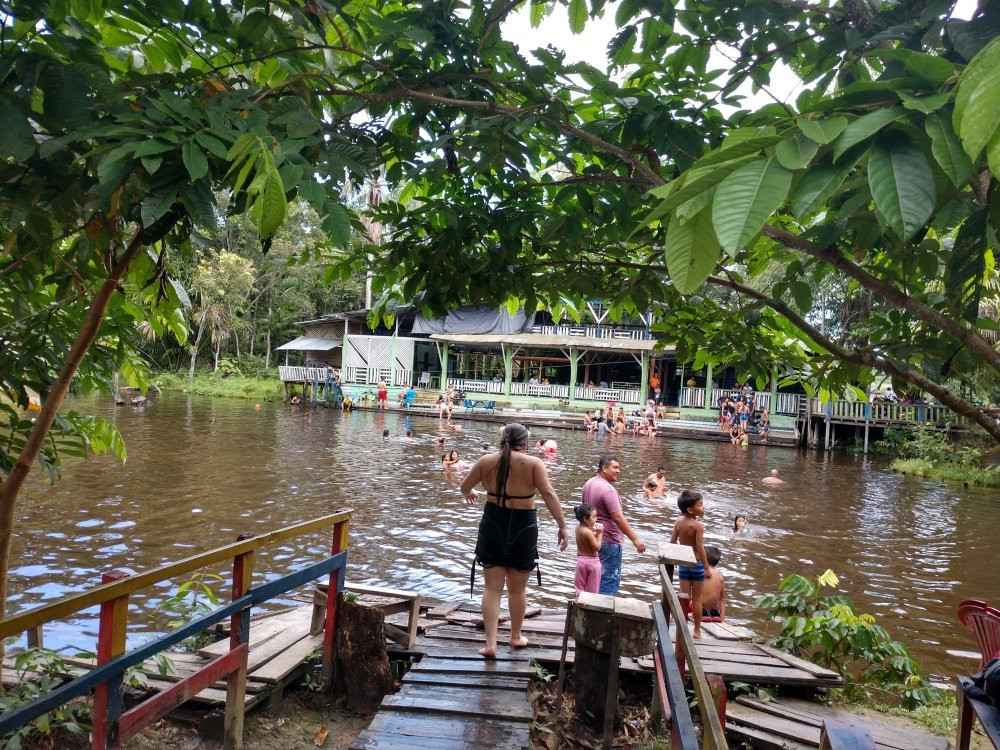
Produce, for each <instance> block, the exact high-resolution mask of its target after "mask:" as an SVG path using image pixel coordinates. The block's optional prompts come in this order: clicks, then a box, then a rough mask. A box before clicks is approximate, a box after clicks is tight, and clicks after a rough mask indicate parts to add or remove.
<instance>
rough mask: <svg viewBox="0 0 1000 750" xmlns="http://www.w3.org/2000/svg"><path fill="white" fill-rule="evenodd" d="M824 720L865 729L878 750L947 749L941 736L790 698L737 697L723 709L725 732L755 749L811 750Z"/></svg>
mask: <svg viewBox="0 0 1000 750" xmlns="http://www.w3.org/2000/svg"><path fill="white" fill-rule="evenodd" d="M826 719H834V720H836V721H840V722H843V723H845V724H848V725H850V726H854V727H863V728H864V729H867V730H868V732H869V734H871V736H872V739H874V740H875V747H876V748H878V750H946V749H947V748H948V747H949V745H948V741H947V740H946V739H945V738H943V737H936V736H934V735H932V734H926V733H924V732H918V731H914V730H912V729H906V728H904V727H899V726H896V725H894V724H886V723H884V722H881V721H878V720H876V719H868V718H865V717H861V716H856V715H855V714H852V713H851V712H849V711H847V710H845V709H843V708H839V707H837V706H824V705H823V704H820V703H814V702H811V701H805V700H797V699H793V698H783V699H781V700H777V701H771V702H769V703H764V702H762V701H757V700H753V699H751V698H747V697H742V698H737V699H736V700H735V701H733V702H732V703H730V704H729V706H728V707H727V709H726V732H727V733H729V734H731V735H735V736H736V737H739V738H741V739H744V740H746V741H747V742H749V743H750V744H751V745H752V746H753V747H755V748H765V749H771V748H774V749H775V750H815V749H816V748H818V747H819V741H820V732H821V731H822V727H823V721H824V720H826Z"/></svg>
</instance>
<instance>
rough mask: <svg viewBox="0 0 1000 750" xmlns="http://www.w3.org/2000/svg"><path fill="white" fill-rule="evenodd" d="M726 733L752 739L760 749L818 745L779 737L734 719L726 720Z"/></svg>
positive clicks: (789, 749) (805, 749)
mask: <svg viewBox="0 0 1000 750" xmlns="http://www.w3.org/2000/svg"><path fill="white" fill-rule="evenodd" d="M726 733H727V734H731V735H734V736H735V737H737V738H744V739H747V740H750V744H751V746H752V747H755V748H760V750H816V748H817V747H818V745H807V744H805V743H802V742H796V741H795V740H790V739H788V738H787V737H779V736H778V735H775V734H771V733H769V732H766V731H764V730H762V729H757V728H756V727H752V726H747V725H746V724H737V723H735V722H732V721H727V722H726Z"/></svg>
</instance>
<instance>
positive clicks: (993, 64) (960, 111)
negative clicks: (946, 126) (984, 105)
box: [952, 37, 1000, 158]
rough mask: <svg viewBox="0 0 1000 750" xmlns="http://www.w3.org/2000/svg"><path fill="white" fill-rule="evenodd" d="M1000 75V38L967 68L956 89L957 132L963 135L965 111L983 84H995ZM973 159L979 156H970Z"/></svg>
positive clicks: (954, 118)
mask: <svg viewBox="0 0 1000 750" xmlns="http://www.w3.org/2000/svg"><path fill="white" fill-rule="evenodd" d="M998 75H1000V37H997V38H995V39H993V41H991V42H990V43H989V44H987V45H986V46H985V47H983V48H982V49H981V50H980V51H979V52H978V53H977V54H976V56H975V57H973V58H972V60H970V61H969V64H968V65H966V66H965V70H964V71H962V75H961V77H960V78H959V79H958V86H957V88H956V89H955V111H954V113H953V114H952V124H953V125H954V126H955V132H956V133H959V134H961V132H962V121H963V120H964V119H965V111H966V108H967V107H968V106H969V104H970V103H971V102H972V99H973V97H974V95H975V93H976V91H977V90H978V89H979V87H980V85H981V84H984V83H987V84H989V83H991V82H993V83H994V84H995V82H996V79H997V76H998ZM970 156H972V157H973V158H975V157H976V156H978V154H970Z"/></svg>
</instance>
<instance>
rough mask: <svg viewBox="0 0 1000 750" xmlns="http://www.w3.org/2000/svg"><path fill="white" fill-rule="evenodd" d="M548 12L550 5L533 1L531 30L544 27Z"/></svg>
mask: <svg viewBox="0 0 1000 750" xmlns="http://www.w3.org/2000/svg"><path fill="white" fill-rule="evenodd" d="M547 12H548V5H547V4H546V3H545V2H544V0H531V28H533V29H537V28H538V27H539V26H541V25H542V21H544V20H545V16H546V15H547Z"/></svg>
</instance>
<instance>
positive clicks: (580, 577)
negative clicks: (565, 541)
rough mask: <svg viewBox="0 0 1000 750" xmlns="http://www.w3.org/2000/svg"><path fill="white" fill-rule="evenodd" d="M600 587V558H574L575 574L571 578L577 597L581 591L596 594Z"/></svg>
mask: <svg viewBox="0 0 1000 750" xmlns="http://www.w3.org/2000/svg"><path fill="white" fill-rule="evenodd" d="M600 586H601V558H599V557H583V556H579V557H577V558H576V574H575V575H574V576H573V588H574V589H575V590H576V593H577V595H578V596H579V594H580V592H581V591H589V592H590V593H591V594H596V593H597V590H598V589H599V588H600Z"/></svg>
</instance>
